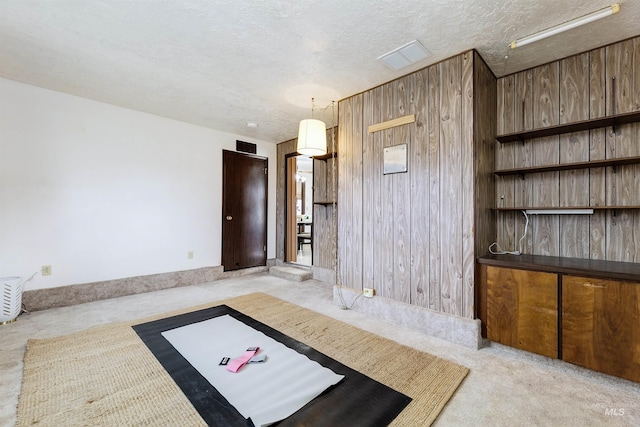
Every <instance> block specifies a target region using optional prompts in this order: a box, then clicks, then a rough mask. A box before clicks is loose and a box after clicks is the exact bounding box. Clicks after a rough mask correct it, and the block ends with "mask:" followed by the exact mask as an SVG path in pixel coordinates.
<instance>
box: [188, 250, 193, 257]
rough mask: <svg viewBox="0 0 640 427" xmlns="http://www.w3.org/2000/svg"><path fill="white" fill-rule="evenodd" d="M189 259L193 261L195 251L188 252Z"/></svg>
mask: <svg viewBox="0 0 640 427" xmlns="http://www.w3.org/2000/svg"><path fill="white" fill-rule="evenodd" d="M187 258H188V259H193V251H189V252H187Z"/></svg>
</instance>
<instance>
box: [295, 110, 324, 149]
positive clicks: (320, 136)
mask: <svg viewBox="0 0 640 427" xmlns="http://www.w3.org/2000/svg"><path fill="white" fill-rule="evenodd" d="M298 153H300V154H304V155H306V156H322V155H324V154H327V126H326V125H325V124H324V122H323V121H322V120H316V119H306V120H302V121H301V122H300V129H299V130H298Z"/></svg>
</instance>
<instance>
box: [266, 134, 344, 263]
mask: <svg viewBox="0 0 640 427" xmlns="http://www.w3.org/2000/svg"><path fill="white" fill-rule="evenodd" d="M332 132H333V135H332ZM336 135H337V129H336V128H332V129H328V130H327V150H328V151H331V150H332V149H333V148H335V146H334V145H333V144H335V145H337V141H336ZM297 143H298V139H297V138H295V139H291V140H289V141H285V142H281V143H280V144H278V146H277V162H278V165H277V167H278V170H277V174H276V175H277V178H276V179H277V184H276V186H277V189H276V191H277V194H276V236H277V237H276V258H277V259H278V260H280V261H283V260H284V259H285V229H286V222H285V221H286V200H285V199H286V192H285V188H286V183H285V180H286V164H287V162H286V157H287V155H289V154H292V153H296V152H297V151H296V147H297ZM336 162H337V159H329V160H326V161H323V160H314V166H313V200H314V202H315V201H329V200H330V198H331V197H332V196H333V194H334V192H333V191H332V189H331V186H333V187H334V188H337V176H336V177H334V174H333V173H332V171H333V167H334V165H335V164H336ZM336 174H337V170H336ZM336 191H337V190H336ZM333 211H334V207H333V206H321V205H316V204H314V206H313V215H312V218H313V266H314V267H321V268H325V269H332V270H335V269H336V244H337V240H336V236H335V234H336V228H337V225H336V223H337V212H336V213H335V215H334V213H333Z"/></svg>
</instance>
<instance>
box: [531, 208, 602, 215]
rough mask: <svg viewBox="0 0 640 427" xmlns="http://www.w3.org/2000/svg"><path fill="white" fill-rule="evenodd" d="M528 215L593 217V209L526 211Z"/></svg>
mask: <svg viewBox="0 0 640 427" xmlns="http://www.w3.org/2000/svg"><path fill="white" fill-rule="evenodd" d="M525 212H526V213H527V214H529V215H593V209H527V210H525Z"/></svg>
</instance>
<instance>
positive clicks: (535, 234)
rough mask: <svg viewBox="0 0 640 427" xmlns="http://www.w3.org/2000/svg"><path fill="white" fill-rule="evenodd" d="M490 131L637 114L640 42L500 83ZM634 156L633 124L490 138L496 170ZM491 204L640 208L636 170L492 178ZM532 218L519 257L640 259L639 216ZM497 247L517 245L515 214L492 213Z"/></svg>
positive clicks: (636, 129) (636, 130)
mask: <svg viewBox="0 0 640 427" xmlns="http://www.w3.org/2000/svg"><path fill="white" fill-rule="evenodd" d="M497 99H498V104H497V120H498V122H497V133H498V134H503V133H510V132H518V131H520V130H527V129H535V128H541V127H546V126H551V125H556V124H563V123H568V122H573V121H578V120H586V119H590V118H597V117H603V116H606V115H612V114H616V113H624V112H631V111H637V110H640V38H635V39H631V40H626V41H623V42H620V43H616V44H613V45H610V46H607V47H603V48H599V49H595V50H592V51H589V52H586V53H583V54H581V55H576V56H571V57H568V58H565V59H563V60H560V61H556V62H552V63H549V64H545V65H541V66H539V67H536V68H533V69H530V70H525V71H522V72H519V73H515V74H511V75H508V76H505V77H502V78H500V79H498V87H497ZM638 155H640V125H638V124H628V125H624V126H619V127H617V128H616V129H615V133H614V130H613V128H606V129H595V130H591V131H582V132H575V133H571V134H565V135H560V136H553V137H547V138H539V139H534V140H531V141H525V142H524V143H508V144H500V143H497V142H496V151H495V163H496V168H497V169H507V168H517V167H522V166H539V165H547V164H556V163H572V162H580V161H588V160H599V159H608V158H616V157H629V156H638ZM496 200H497V201H498V203H497V206H498V207H513V206H560V207H562V206H587V205H590V206H616V205H640V166H639V165H630V166H618V167H615V168H614V167H607V168H593V169H579V170H568V171H560V172H545V173H537V174H530V175H526V176H525V177H524V179H523V178H521V177H520V176H518V175H513V176H505V177H500V178H497V181H496ZM595 212H596V213H595V214H594V215H592V216H579V215H538V216H531V217H530V223H529V230H528V232H527V235H526V237H525V240H524V241H523V248H522V250H523V252H524V253H528V254H535V255H551V256H563V257H574V258H585V259H604V260H615V261H629V262H640V211H639V210H617V211H612V210H597V211H595ZM496 226H497V241H498V243H499V244H500V246H501V247H502V248H503V249H505V250H514V249H517V248H518V240H519V239H520V236H521V235H522V234H523V232H524V227H525V221H524V216H523V215H522V214H521V213H520V212H500V213H499V214H497V222H496Z"/></svg>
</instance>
